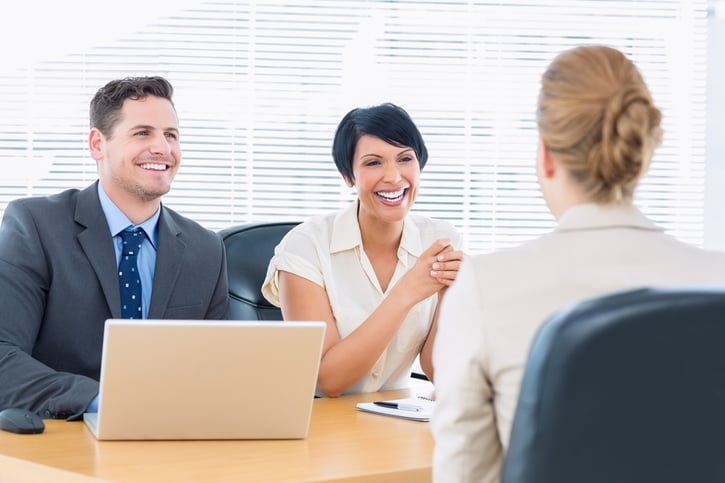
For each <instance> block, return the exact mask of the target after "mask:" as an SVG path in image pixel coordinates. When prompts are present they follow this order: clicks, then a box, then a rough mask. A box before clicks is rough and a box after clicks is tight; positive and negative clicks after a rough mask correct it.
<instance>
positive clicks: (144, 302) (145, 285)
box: [98, 183, 161, 319]
mask: <svg viewBox="0 0 725 483" xmlns="http://www.w3.org/2000/svg"><path fill="white" fill-rule="evenodd" d="M98 198H99V199H100V200H101V208H102V209H103V214H104V215H106V221H107V222H108V226H109V228H110V229H111V236H113V247H114V249H115V250H116V266H118V263H119V262H120V260H121V246H122V243H123V242H122V241H121V237H120V236H119V235H118V234H119V233H120V232H122V231H123V230H125V229H127V228H129V227H130V228H136V227H138V228H141V229H142V230H143V231H144V233H145V234H146V242H145V243H144V244H143V245H142V246H141V250H139V252H138V260H137V263H138V273H139V276H140V277H141V314H142V317H143V318H144V319H146V318H148V314H149V305H150V303H151V291H152V289H153V282H154V268H155V267H156V250H157V246H158V245H157V242H158V237H159V229H158V221H159V215H160V213H161V208H160V207H159V209H158V210H156V213H154V215H153V216H152V217H151V218H149V219H148V220H146V221H144V222H143V223H141V224H139V225H134V224H133V223H132V222H131V220H129V219H128V217H127V216H126V215H124V214H123V212H122V211H121V210H120V209H119V208H118V207H117V206H116V205H115V204H114V203H113V201H111V198H109V197H108V195H107V194H106V192H105V191H104V190H103V186H101V183H98Z"/></svg>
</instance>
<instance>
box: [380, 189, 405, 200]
mask: <svg viewBox="0 0 725 483" xmlns="http://www.w3.org/2000/svg"><path fill="white" fill-rule="evenodd" d="M404 194H405V189H401V190H399V191H378V192H377V195H378V196H380V197H381V198H385V199H386V200H390V201H394V200H397V199H400V198H401V197H402V196H403V195H404Z"/></svg>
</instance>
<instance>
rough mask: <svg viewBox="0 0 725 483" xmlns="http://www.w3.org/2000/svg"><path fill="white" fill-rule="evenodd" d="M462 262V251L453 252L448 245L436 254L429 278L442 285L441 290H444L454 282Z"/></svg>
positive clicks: (451, 247)
mask: <svg viewBox="0 0 725 483" xmlns="http://www.w3.org/2000/svg"><path fill="white" fill-rule="evenodd" d="M462 261H463V251H461V250H454V249H453V246H451V245H450V244H448V245H447V246H446V247H444V248H443V249H442V250H441V251H439V252H438V253H437V254H436V256H435V261H434V262H433V263H432V264H431V270H430V276H431V277H433V278H435V279H436V281H437V282H438V283H440V284H441V285H444V287H443V288H442V290H445V289H446V288H448V287H450V286H451V285H452V284H453V282H454V281H455V280H456V276H457V275H458V269H459V268H461V262H462Z"/></svg>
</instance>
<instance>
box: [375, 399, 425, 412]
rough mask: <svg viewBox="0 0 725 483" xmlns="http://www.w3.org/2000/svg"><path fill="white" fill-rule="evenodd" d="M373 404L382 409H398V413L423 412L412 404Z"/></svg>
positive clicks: (378, 402) (376, 402)
mask: <svg viewBox="0 0 725 483" xmlns="http://www.w3.org/2000/svg"><path fill="white" fill-rule="evenodd" d="M373 404H375V405H376V406H381V407H384V408H390V409H398V410H400V411H413V412H419V411H422V410H423V408H422V407H420V406H415V405H413V404H404V403H395V402H388V401H375V402H374V403H373Z"/></svg>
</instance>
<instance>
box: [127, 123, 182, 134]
mask: <svg viewBox="0 0 725 483" xmlns="http://www.w3.org/2000/svg"><path fill="white" fill-rule="evenodd" d="M137 129H144V130H146V131H153V130H155V129H156V126H151V125H150V124H137V125H135V126H131V128H130V129H129V131H135V130H137ZM163 131H164V132H169V131H172V132H175V133H177V134H178V133H179V128H177V127H166V128H164V129H163Z"/></svg>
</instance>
